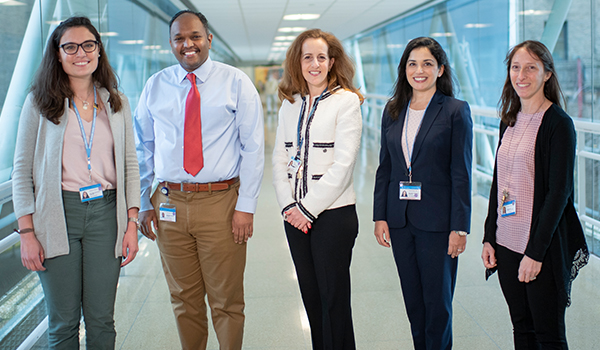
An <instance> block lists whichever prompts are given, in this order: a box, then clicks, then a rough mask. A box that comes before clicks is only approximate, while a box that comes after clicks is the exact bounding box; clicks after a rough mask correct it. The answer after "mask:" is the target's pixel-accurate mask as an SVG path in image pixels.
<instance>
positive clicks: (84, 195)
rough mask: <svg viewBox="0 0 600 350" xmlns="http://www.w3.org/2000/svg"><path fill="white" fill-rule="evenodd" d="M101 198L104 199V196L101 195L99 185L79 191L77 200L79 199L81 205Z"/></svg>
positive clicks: (100, 186)
mask: <svg viewBox="0 0 600 350" xmlns="http://www.w3.org/2000/svg"><path fill="white" fill-rule="evenodd" d="M102 197H104V194H103V193H102V185H100V184H95V185H91V186H86V187H82V188H80V189H79V198H81V202H82V203H84V202H89V201H91V200H94V199H98V198H102Z"/></svg>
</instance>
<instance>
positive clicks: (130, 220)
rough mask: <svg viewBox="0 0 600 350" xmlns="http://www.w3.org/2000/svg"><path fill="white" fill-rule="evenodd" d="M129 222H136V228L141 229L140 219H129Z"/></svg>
mask: <svg viewBox="0 0 600 350" xmlns="http://www.w3.org/2000/svg"><path fill="white" fill-rule="evenodd" d="M127 222H135V226H136V227H137V228H138V229H139V228H140V220H139V219H138V218H128V219H127Z"/></svg>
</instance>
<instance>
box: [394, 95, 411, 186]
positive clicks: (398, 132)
mask: <svg viewBox="0 0 600 350" xmlns="http://www.w3.org/2000/svg"><path fill="white" fill-rule="evenodd" d="M405 120H406V107H404V109H402V112H400V115H399V116H398V120H397V121H396V122H395V123H394V129H393V130H390V131H391V133H390V134H392V135H390V136H393V140H394V144H395V145H396V152H398V155H399V157H400V164H401V165H402V167H403V168H404V169H405V170H406V174H408V166H407V165H406V160H405V159H404V151H403V150H402V130H403V128H404V121H405Z"/></svg>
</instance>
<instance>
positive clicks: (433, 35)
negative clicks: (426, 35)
mask: <svg viewBox="0 0 600 350" xmlns="http://www.w3.org/2000/svg"><path fill="white" fill-rule="evenodd" d="M431 36H432V37H434V38H439V37H449V36H454V34H453V33H448V32H446V33H431Z"/></svg>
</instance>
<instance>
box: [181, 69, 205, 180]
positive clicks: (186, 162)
mask: <svg viewBox="0 0 600 350" xmlns="http://www.w3.org/2000/svg"><path fill="white" fill-rule="evenodd" d="M187 78H188V79H189V81H190V82H191V83H192V88H191V89H190V92H189V93H188V95H187V98H186V100H185V127H184V131H183V169H185V171H187V172H188V173H189V174H190V175H192V176H196V174H198V172H199V171H200V170H201V169H202V167H204V156H203V155H202V121H201V120H200V93H199V92H198V87H196V76H195V75H194V73H188V75H187Z"/></svg>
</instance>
